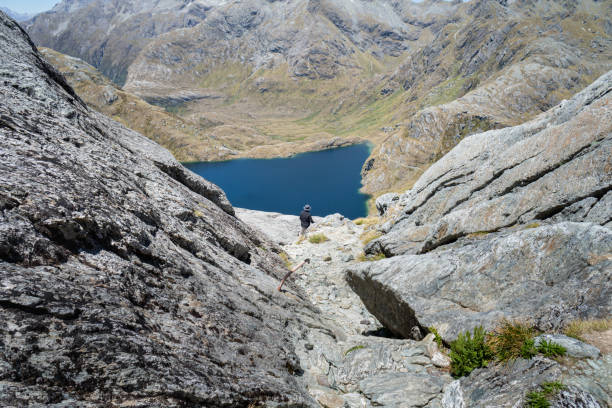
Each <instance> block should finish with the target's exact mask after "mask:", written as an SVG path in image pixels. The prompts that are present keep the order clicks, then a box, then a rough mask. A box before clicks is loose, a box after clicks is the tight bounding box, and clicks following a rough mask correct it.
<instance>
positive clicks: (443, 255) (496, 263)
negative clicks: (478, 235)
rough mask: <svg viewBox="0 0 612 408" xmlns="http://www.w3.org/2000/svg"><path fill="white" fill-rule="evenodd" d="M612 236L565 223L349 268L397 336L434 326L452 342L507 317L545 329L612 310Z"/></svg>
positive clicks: (353, 279) (371, 308)
mask: <svg viewBox="0 0 612 408" xmlns="http://www.w3.org/2000/svg"><path fill="white" fill-rule="evenodd" d="M611 251H612V231H611V230H609V229H607V228H604V227H601V226H598V225H593V224H585V223H569V222H568V223H561V224H556V225H552V226H543V227H540V228H530V229H526V230H523V231H519V232H511V233H507V234H500V235H499V236H496V237H493V238H489V239H481V240H476V241H473V242H470V243H469V245H465V246H456V247H452V248H447V249H445V250H439V251H434V252H430V253H427V254H423V255H402V256H396V257H393V258H390V259H385V260H382V261H379V262H368V263H363V264H358V265H355V266H353V267H350V268H349V269H348V273H347V280H348V282H349V284H350V285H351V287H352V288H353V290H355V291H356V292H357V294H358V295H359V296H360V297H361V300H363V302H364V304H365V305H366V307H367V308H368V310H369V311H370V312H371V313H372V314H373V315H375V316H376V317H377V318H378V319H379V320H380V322H381V323H383V324H384V325H385V326H386V327H388V328H389V329H391V330H392V331H394V332H395V333H397V334H399V335H401V336H404V337H410V336H411V333H412V330H413V327H415V326H421V327H429V326H434V327H436V329H437V330H438V331H439V333H440V335H441V336H442V337H443V338H444V339H446V340H448V341H450V340H453V339H455V338H456V337H457V335H458V334H459V333H460V332H462V331H465V330H468V329H470V330H471V329H472V328H474V327H475V326H479V325H482V326H484V327H485V328H486V329H492V328H494V327H495V325H496V324H497V323H498V322H499V320H500V319H502V318H507V319H521V320H524V319H531V320H532V321H533V323H534V325H535V326H536V327H537V328H539V329H540V330H543V331H544V330H551V329H560V328H562V327H563V325H564V324H565V323H566V322H567V321H569V320H572V319H575V318H587V317H593V318H594V317H605V316H608V315H609V314H610V311H611V310H612V285H610V279H612V259H611V258H610V252H611Z"/></svg>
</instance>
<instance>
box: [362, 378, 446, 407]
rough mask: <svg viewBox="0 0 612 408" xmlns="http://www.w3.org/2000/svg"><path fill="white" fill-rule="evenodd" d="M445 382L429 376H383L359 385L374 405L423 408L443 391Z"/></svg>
mask: <svg viewBox="0 0 612 408" xmlns="http://www.w3.org/2000/svg"><path fill="white" fill-rule="evenodd" d="M443 386H444V382H443V381H441V380H440V379H439V378H436V377H432V376H428V375H418V374H417V375H415V374H410V373H392V374H381V375H378V376H374V377H369V378H366V379H364V380H362V381H361V382H360V383H359V389H360V391H361V392H362V393H363V394H364V395H365V396H366V397H368V399H370V400H371V401H372V402H373V403H374V405H378V406H389V407H398V408H404V407H405V408H408V407H423V406H425V405H427V404H428V403H429V402H430V401H431V400H432V399H434V398H435V397H436V396H438V394H439V393H440V392H441V391H442V388H443Z"/></svg>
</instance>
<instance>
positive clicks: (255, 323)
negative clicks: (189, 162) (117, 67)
mask: <svg viewBox="0 0 612 408" xmlns="http://www.w3.org/2000/svg"><path fill="white" fill-rule="evenodd" d="M0 54H2V58H1V59H0V78H2V80H1V81H0V95H2V96H1V100H2V102H1V103H0V157H2V159H1V160H0V282H1V283H0V405H2V406H111V405H112V406H126V405H130V406H151V407H162V406H163V407H171V406H206V407H220V406H224V407H227V406H244V407H246V406H247V405H249V404H250V403H256V402H258V401H266V404H268V405H270V406H274V405H279V404H283V405H292V406H312V405H314V401H313V400H312V399H311V398H310V397H309V396H308V394H307V392H306V389H305V386H304V384H303V383H302V380H301V379H300V377H299V374H300V372H301V369H300V364H299V360H298V358H297V355H296V354H295V351H294V342H293V339H294V337H295V336H297V335H298V334H299V333H300V332H302V331H303V330H305V329H304V327H303V326H302V324H301V323H300V317H299V316H300V315H301V316H302V318H303V319H308V316H309V313H310V312H308V310H309V309H308V308H307V307H305V305H304V303H303V302H299V300H298V299H297V298H296V299H295V300H292V299H291V298H288V297H285V296H282V295H280V294H278V292H277V291H276V290H275V288H276V285H277V283H278V276H280V275H281V273H282V270H283V266H282V263H281V260H280V259H279V258H278V257H276V256H274V255H273V254H272V253H271V252H270V249H272V250H274V251H278V248H277V247H276V246H275V245H274V244H272V243H270V242H269V241H268V240H267V239H266V238H265V237H263V236H262V235H260V234H259V233H256V232H255V231H254V230H253V229H252V228H250V227H248V226H247V225H245V224H243V223H242V222H241V221H239V220H238V219H237V218H235V217H234V216H233V208H232V207H231V205H230V204H229V202H228V201H227V199H226V198H225V194H224V193H223V192H222V191H221V190H220V189H219V188H218V187H216V186H215V185H213V184H212V183H209V182H207V181H205V180H203V179H201V178H200V177H198V176H196V175H194V174H193V173H191V172H189V171H188V170H186V169H185V168H183V167H182V166H181V165H180V164H179V163H177V162H176V161H175V160H174V159H173V158H172V156H171V155H170V154H169V153H168V152H167V151H166V150H165V149H163V148H161V147H159V146H158V145H156V144H155V143H153V142H151V141H149V140H148V139H146V138H145V137H143V136H141V135H140V134H137V133H135V132H133V131H130V130H128V129H125V128H124V127H122V126H121V125H120V124H118V123H116V122H114V121H112V120H110V119H108V118H106V117H104V116H102V115H101V114H98V113H96V112H93V111H91V110H90V109H88V108H87V107H86V106H85V105H84V104H83V102H82V101H81V100H80V99H79V98H78V97H77V96H76V95H75V93H74V92H73V90H72V89H71V88H70V87H69V86H68V85H67V84H66V82H65V80H64V79H63V77H62V76H61V75H59V74H58V73H57V72H56V71H55V70H54V69H53V68H51V67H50V66H49V65H48V64H47V63H46V62H45V61H44V60H43V59H42V58H41V56H40V55H39V54H38V52H37V50H36V48H35V47H34V45H33V44H32V43H31V42H30V40H29V38H28V36H27V35H26V34H25V32H24V31H23V30H22V29H21V28H20V27H19V26H18V25H17V24H16V23H15V22H14V21H12V20H10V19H9V18H7V17H6V16H5V15H4V14H3V13H0Z"/></svg>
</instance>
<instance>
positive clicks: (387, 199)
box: [376, 193, 400, 215]
mask: <svg viewBox="0 0 612 408" xmlns="http://www.w3.org/2000/svg"><path fill="white" fill-rule="evenodd" d="M399 198H400V197H399V194H397V193H387V194H383V195H381V196H380V197H378V198H377V199H376V209H377V210H378V215H385V213H386V212H387V209H388V208H389V207H390V206H391V204H393V202H395V201H398V200H399Z"/></svg>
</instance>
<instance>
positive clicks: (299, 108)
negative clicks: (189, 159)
mask: <svg viewBox="0 0 612 408" xmlns="http://www.w3.org/2000/svg"><path fill="white" fill-rule="evenodd" d="M609 15H612V2H611V1H609V0H608V1H593V0H588V1H582V2H568V1H564V0H472V1H469V2H461V1H453V2H445V1H440V0H424V1H423V2H419V3H415V2H412V1H408V0H406V1H396V0H379V1H375V2H374V1H369V0H333V1H332V0H286V1H267V0H243V1H240V2H239V1H238V0H223V1H221V0H166V1H164V2H158V1H153V0H141V1H135V0H126V1H122V2H109V1H103V0H70V1H68V0H64V1H62V2H61V3H59V4H58V5H57V6H55V7H54V8H53V10H52V11H50V12H47V13H42V14H40V15H38V16H36V17H35V18H33V19H32V20H31V21H29V22H28V24H27V25H26V30H27V31H28V32H29V33H30V34H31V36H32V38H33V39H34V41H35V42H36V43H37V44H39V45H42V46H46V47H50V48H53V49H55V50H58V51H60V52H62V53H65V54H69V55H73V56H77V57H79V58H82V59H84V60H86V61H87V62H89V63H90V64H92V65H93V66H95V67H96V68H98V69H99V70H100V71H101V72H102V73H104V74H105V75H106V76H108V77H109V78H111V79H112V80H113V81H114V82H115V83H117V84H120V85H122V86H123V87H124V89H125V90H126V91H129V92H130V93H132V94H135V95H138V96H139V97H141V98H143V99H145V100H147V101H148V102H151V103H155V104H159V105H162V106H165V107H167V108H169V109H172V110H173V112H175V113H177V114H178V115H180V116H181V117H183V118H186V119H189V120H197V119H198V118H199V117H202V116H206V117H207V118H213V122H214V125H211V126H210V127H209V128H208V129H207V130H206V132H205V133H206V134H205V138H204V139H203V140H208V139H212V140H216V141H219V142H220V143H221V144H222V145H224V146H227V147H228V148H229V149H232V150H237V151H239V152H238V155H248V156H252V157H272V156H278V155H286V154H290V153H294V152H297V151H301V150H303V149H305V148H316V146H321V145H323V146H326V145H335V144H333V143H331V144H330V143H328V141H330V140H334V139H335V138H342V139H348V138H350V139H355V138H362V139H367V140H370V141H372V142H373V143H374V145H375V147H374V149H373V151H372V156H371V158H370V159H369V160H368V162H367V164H366V166H364V171H363V179H364V186H365V190H366V192H368V193H372V194H379V193H380V192H383V191H388V190H396V191H397V190H401V189H406V188H409V187H410V186H411V185H412V183H413V182H414V181H415V180H416V179H417V178H418V177H419V176H420V175H421V174H422V172H423V171H424V170H425V169H426V168H427V167H428V166H429V165H430V164H431V163H433V162H434V161H435V160H437V159H438V158H440V157H441V156H442V155H443V154H444V153H446V152H447V151H448V150H449V149H451V148H452V147H453V146H454V145H456V144H457V143H458V142H459V141H460V140H461V139H462V138H464V137H466V136H468V135H471V134H473V133H475V132H480V131H484V130H488V129H494V128H501V127H507V126H514V125H517V124H520V123H522V122H524V121H526V120H528V119H531V118H533V117H534V116H535V115H537V114H539V113H541V112H544V111H546V110H548V109H549V108H551V107H552V106H554V105H556V104H558V103H559V102H560V101H561V100H563V99H567V98H569V97H571V96H572V95H573V94H575V93H576V92H577V91H579V90H581V89H583V88H584V87H585V86H586V85H587V84H589V83H591V82H592V81H593V80H594V79H595V78H596V77H598V76H599V75H601V74H602V73H603V72H605V71H606V70H607V69H608V68H609V67H610V66H611V64H612V24H610V21H609V19H607V18H605V16H609ZM322 141H325V142H324V143H323V144H321V143H322ZM203 143H204V142H203ZM306 146H307V147H306ZM201 158H202V159H206V157H204V156H201Z"/></svg>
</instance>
